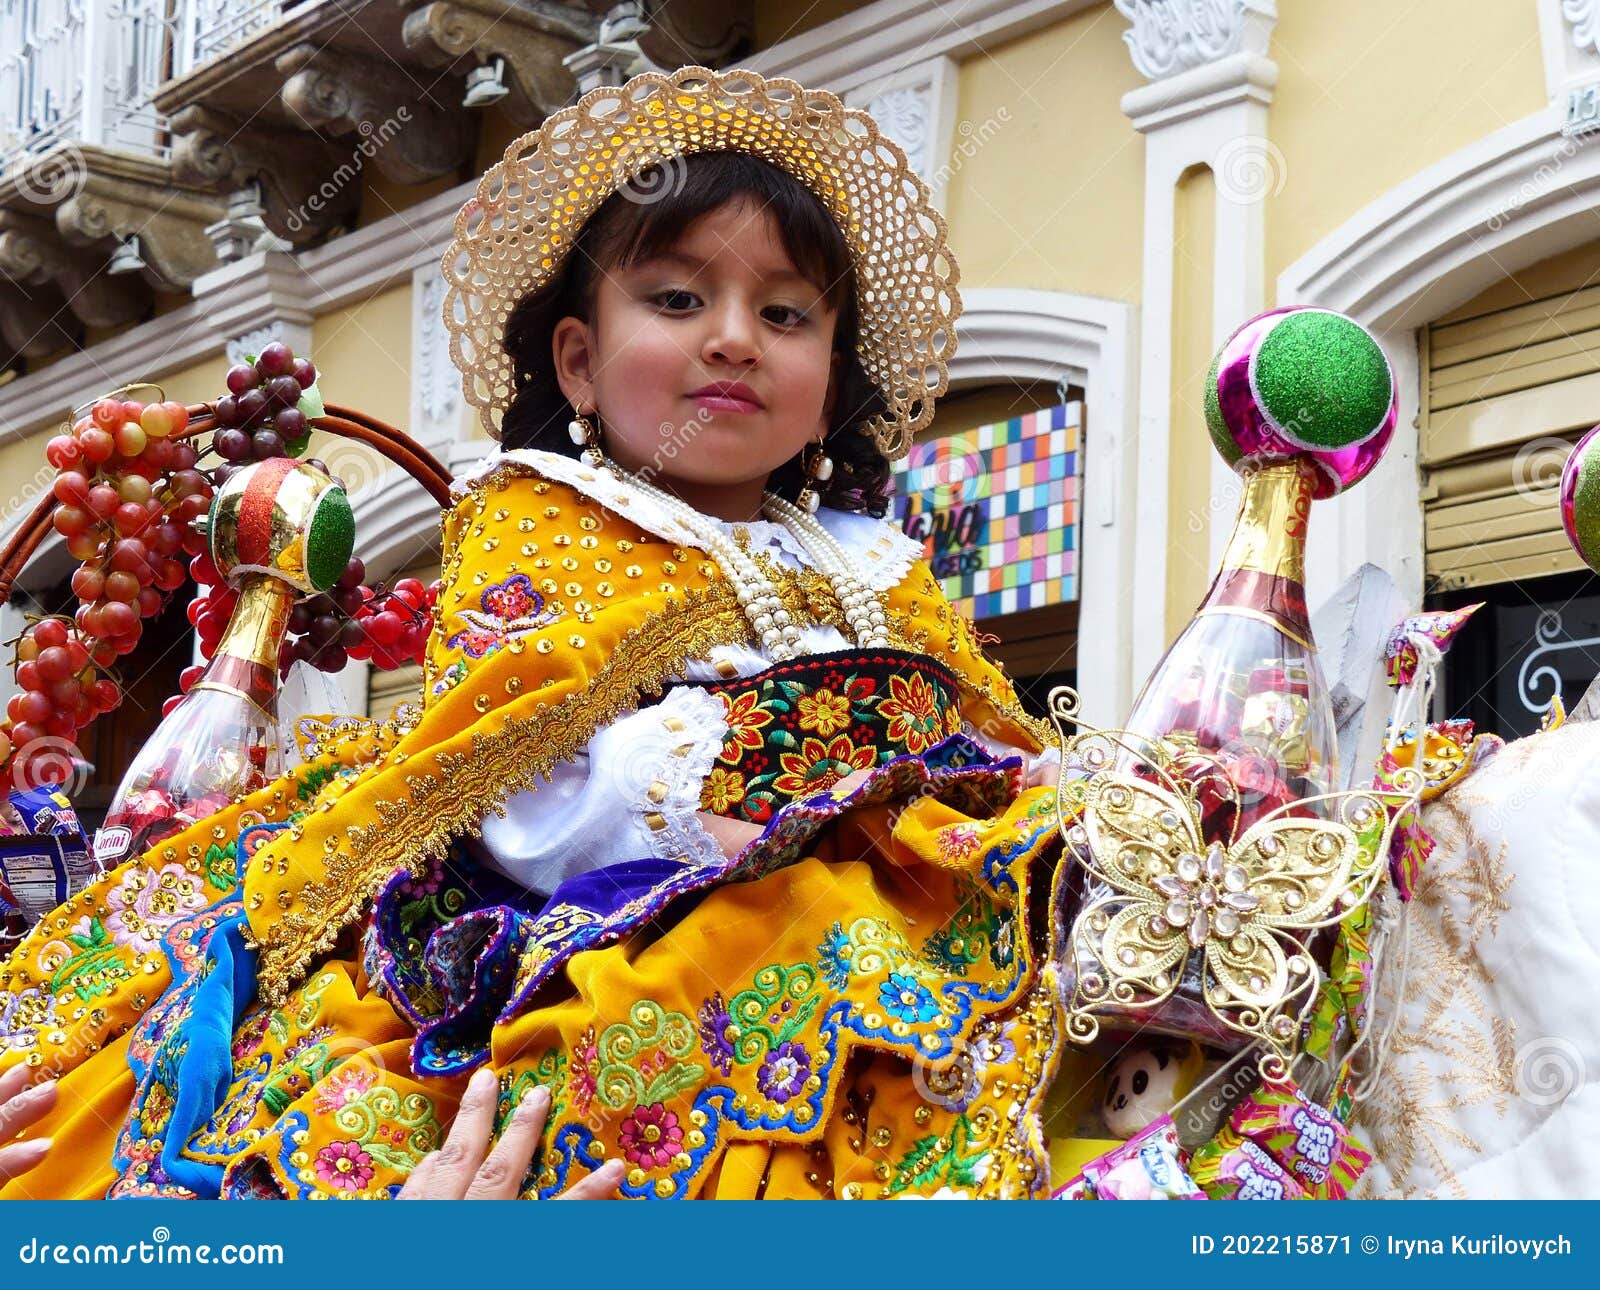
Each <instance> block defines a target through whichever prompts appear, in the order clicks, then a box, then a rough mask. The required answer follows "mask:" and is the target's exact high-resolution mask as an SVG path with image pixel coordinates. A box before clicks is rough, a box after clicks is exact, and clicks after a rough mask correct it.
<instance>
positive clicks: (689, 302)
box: [653, 289, 699, 313]
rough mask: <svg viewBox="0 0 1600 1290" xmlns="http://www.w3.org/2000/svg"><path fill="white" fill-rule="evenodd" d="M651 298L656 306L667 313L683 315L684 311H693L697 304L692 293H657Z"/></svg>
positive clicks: (676, 291)
mask: <svg viewBox="0 0 1600 1290" xmlns="http://www.w3.org/2000/svg"><path fill="white" fill-rule="evenodd" d="M653 298H654V300H655V302H656V304H658V305H659V306H660V307H661V308H663V309H665V310H666V311H667V312H668V313H683V312H684V311H685V310H688V309H693V308H694V307H695V305H696V304H698V303H699V301H698V300H696V299H695V297H694V295H693V294H692V293H690V292H688V291H682V290H676V289H674V290H669V291H658V292H656V294H655V296H654V297H653Z"/></svg>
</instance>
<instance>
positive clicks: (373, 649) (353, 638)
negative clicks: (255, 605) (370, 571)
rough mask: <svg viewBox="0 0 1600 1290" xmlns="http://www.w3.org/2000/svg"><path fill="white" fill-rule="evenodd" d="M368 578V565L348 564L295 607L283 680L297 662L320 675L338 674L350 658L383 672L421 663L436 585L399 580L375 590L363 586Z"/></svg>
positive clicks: (283, 656)
mask: <svg viewBox="0 0 1600 1290" xmlns="http://www.w3.org/2000/svg"><path fill="white" fill-rule="evenodd" d="M366 575H367V571H366V566H365V565H363V564H362V563H361V561H360V560H351V561H350V563H349V565H347V566H346V568H345V571H344V573H343V574H342V575H341V576H340V578H339V581H338V582H337V583H335V584H334V586H333V589H332V590H330V591H327V592H324V593H323V594H322V595H319V596H311V597H309V598H308V599H306V600H302V601H301V602H300V603H299V604H297V605H296V606H295V607H294V609H293V610H292V611H291V612H290V614H289V635H288V637H287V638H286V639H285V641H284V645H283V650H282V652H281V653H280V655H279V668H280V670H281V672H282V673H283V675H285V676H287V675H288V672H289V669H290V668H291V667H293V666H294V664H295V662H296V661H297V660H301V659H303V660H305V661H306V662H308V663H310V664H311V665H312V666H313V667H318V668H321V669H322V670H323V671H324V672H338V671H340V670H342V669H343V668H344V665H345V663H346V662H348V661H349V660H350V659H355V660H357V661H358V662H370V663H371V664H372V665H373V666H374V667H378V668H382V669H383V670H385V671H393V670H394V669H395V668H397V667H403V666H404V665H405V664H407V663H413V662H420V661H421V659H422V654H423V651H424V650H425V649H426V648H427V644H428V633H429V632H430V631H432V630H433V606H434V603H435V601H436V600H437V599H438V594H439V592H438V584H435V585H434V586H433V587H431V588H430V587H424V586H423V585H422V583H421V582H420V581H419V580H418V579H416V578H401V579H400V580H399V581H398V582H396V583H395V584H394V586H393V587H392V588H389V589H384V588H382V587H379V588H377V589H374V588H372V587H369V586H366V585H365V584H364V582H363V579H365V577H366Z"/></svg>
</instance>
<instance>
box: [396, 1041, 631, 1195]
mask: <svg viewBox="0 0 1600 1290" xmlns="http://www.w3.org/2000/svg"><path fill="white" fill-rule="evenodd" d="M498 1101H499V1083H498V1081H497V1080H496V1079H495V1075H494V1072H493V1071H492V1070H490V1069H488V1068H487V1067H484V1068H483V1069H482V1070H479V1071H478V1072H477V1073H476V1074H475V1075H473V1077H472V1079H471V1081H470V1082H469V1083H468V1084H467V1091H466V1093H465V1095H464V1096H463V1097H462V1099H461V1106H460V1107H459V1109H458V1110H457V1111H456V1120H455V1123H454V1124H453V1125H451V1126H450V1134H449V1136H448V1137H446V1138H445V1140H444V1146H442V1147H441V1148H439V1150H437V1151H434V1152H430V1153H429V1154H428V1155H426V1156H424V1157H423V1158H422V1163H421V1164H419V1165H418V1166H417V1167H416V1168H415V1169H413V1170H412V1171H411V1177H409V1178H407V1179H406V1183H405V1186H404V1187H402V1188H401V1189H400V1195H399V1197H398V1199H400V1200H515V1199H516V1198H517V1195H518V1193H519V1192H521V1190H522V1180H523V1177H524V1176H525V1175H526V1174H527V1172H528V1165H529V1164H530V1163H532V1161H533V1153H534V1151H535V1149H537V1147H538V1145H539V1135H540V1134H541V1133H543V1132H544V1121H545V1116H546V1115H548V1114H549V1113H550V1090H549V1089H547V1088H545V1087H543V1086H542V1085H541V1086H539V1087H537V1088H535V1089H534V1090H533V1091H532V1092H531V1093H529V1094H528V1095H527V1096H526V1097H525V1098H523V1099H522V1105H520V1106H519V1107H517V1109H516V1110H515V1111H513V1112H512V1113H511V1119H510V1120H509V1121H508V1122H507V1123H506V1127H505V1131H504V1132H503V1133H501V1135H500V1141H499V1142H497V1143H495V1146H494V1150H493V1151H490V1150H489V1138H490V1136H491V1135H492V1134H493V1133H494V1111H495V1106H496V1104H497V1102H498ZM486 1152H487V1159H486V1158H485V1153H486ZM624 1172H625V1166H624V1165H623V1163H622V1161H620V1160H608V1161H606V1162H605V1164H603V1165H601V1166H600V1168H598V1169H596V1170H595V1171H594V1172H593V1173H592V1174H590V1175H589V1176H588V1177H587V1178H585V1179H583V1180H582V1181H581V1182H578V1183H574V1184H573V1185H572V1186H571V1187H569V1188H567V1190H566V1191H564V1192H562V1193H561V1195H559V1196H558V1197H556V1199H557V1200H607V1199H610V1198H612V1197H614V1196H615V1195H616V1193H617V1188H618V1187H619V1186H620V1185H621V1183H622V1178H623V1174H624Z"/></svg>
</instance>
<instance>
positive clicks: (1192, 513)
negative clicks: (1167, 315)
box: [1166, 166, 1217, 641]
mask: <svg viewBox="0 0 1600 1290" xmlns="http://www.w3.org/2000/svg"><path fill="white" fill-rule="evenodd" d="M1216 236H1217V180H1216V176H1215V175H1214V174H1212V172H1211V170H1210V169H1209V168H1208V167H1206V166H1195V167H1193V168H1192V169H1190V170H1188V171H1186V172H1185V173H1184V175H1183V177H1182V178H1181V179H1180V180H1179V181H1178V188H1177V192H1176V193H1175V194H1174V210H1173V260H1172V389H1171V402H1170V407H1171V417H1170V420H1169V422H1168V432H1167V588H1166V624H1167V639H1168V640H1169V641H1170V640H1172V639H1174V638H1175V637H1176V636H1177V634H1178V632H1179V631H1181V630H1182V629H1183V626H1184V624H1185V623H1187V622H1188V621H1189V618H1190V615H1192V614H1193V613H1194V608H1195V606H1196V605H1198V604H1199V603H1200V598H1201V597H1202V596H1203V595H1204V594H1205V590H1206V585H1207V583H1208V581H1209V579H1210V576H1211V565H1210V555H1209V551H1208V545H1207V538H1206V534H1207V533H1208V532H1209V531H1210V525H1211V522H1212V515H1211V455H1212V452H1213V449H1212V447H1211V440H1210V438H1209V437H1208V436H1207V435H1206V433H1205V382H1206V373H1207V372H1208V371H1209V370H1210V368H1211V339H1212V337H1211V328H1212V313H1213V304H1212V299H1213V285H1214V280H1215V276H1216Z"/></svg>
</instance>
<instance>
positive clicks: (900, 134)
mask: <svg viewBox="0 0 1600 1290" xmlns="http://www.w3.org/2000/svg"><path fill="white" fill-rule="evenodd" d="M932 97H933V94H932V89H931V87H930V86H927V85H902V86H900V87H899V88H898V89H892V90H884V91H883V92H882V93H880V94H877V95H875V96H874V97H873V98H872V99H871V100H870V101H869V102H868V103H867V104H866V109H867V111H868V112H870V113H871V114H872V117H873V119H874V120H875V121H877V123H878V125H879V127H880V128H881V129H882V130H883V132H884V134H886V135H888V136H889V138H891V139H893V140H894V141H895V142H896V143H898V144H899V145H900V146H901V148H903V149H904V150H905V154H906V160H907V161H909V162H910V163H911V168H912V169H913V170H915V171H916V172H917V173H918V174H919V175H922V176H924V177H926V176H927V173H928V154H929V147H928V133H929V130H928V117H929V116H930V115H931V114H932V107H933V104H932V102H931V100H932Z"/></svg>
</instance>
